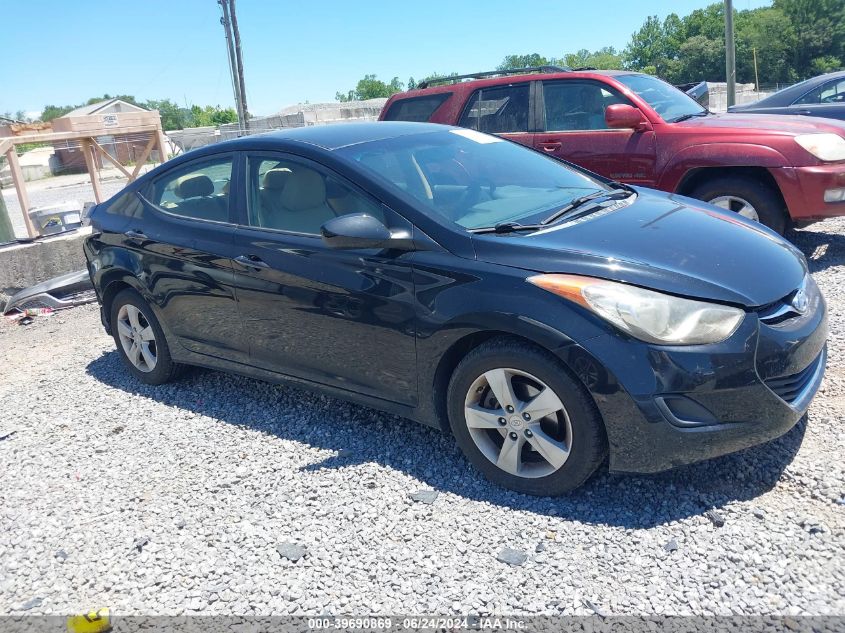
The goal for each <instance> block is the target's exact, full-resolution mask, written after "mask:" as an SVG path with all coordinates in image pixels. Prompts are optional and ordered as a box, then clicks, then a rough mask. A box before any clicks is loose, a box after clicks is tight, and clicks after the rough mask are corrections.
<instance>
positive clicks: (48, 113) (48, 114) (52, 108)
mask: <svg viewBox="0 0 845 633" xmlns="http://www.w3.org/2000/svg"><path fill="white" fill-rule="evenodd" d="M75 107H76V106H56V105H47V106H44V110H43V111H42V112H41V120H42V121H44V122H45V123H46V122H47V121H52V120H53V119H58V118H59V117H60V116H64V115H66V114H67V113H68V112H70V111H71V110H73V109H74V108H75Z"/></svg>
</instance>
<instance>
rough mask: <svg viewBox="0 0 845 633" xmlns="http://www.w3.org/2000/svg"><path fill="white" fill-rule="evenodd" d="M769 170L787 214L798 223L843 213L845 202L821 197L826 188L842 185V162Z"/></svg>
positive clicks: (844, 178) (844, 175) (844, 169)
mask: <svg viewBox="0 0 845 633" xmlns="http://www.w3.org/2000/svg"><path fill="white" fill-rule="evenodd" d="M771 171H772V175H773V176H774V178H775V181H777V183H778V186H779V187H780V190H781V193H782V194H783V198H784V201H785V202H786V206H787V208H788V209H789V215H790V217H792V220H793V221H794V222H796V223H798V224H799V225H800V224H802V223H803V224H807V223H810V222H815V221H817V220H824V219H825V218H831V217H835V216H840V215H845V202H833V203H830V202H825V201H824V194H825V191H827V190H828V189H837V188H841V187H845V163H835V164H830V165H816V166H812V167H784V168H781V169H773V170H771Z"/></svg>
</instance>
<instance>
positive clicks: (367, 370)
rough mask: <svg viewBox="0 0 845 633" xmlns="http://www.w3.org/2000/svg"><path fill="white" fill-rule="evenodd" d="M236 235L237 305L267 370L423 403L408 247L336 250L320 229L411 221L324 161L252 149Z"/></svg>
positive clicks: (261, 364)
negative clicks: (340, 221) (341, 220)
mask: <svg viewBox="0 0 845 633" xmlns="http://www.w3.org/2000/svg"><path fill="white" fill-rule="evenodd" d="M246 182H247V186H246V195H245V196H244V197H242V198H241V199H240V200H241V202H242V208H241V211H240V213H241V215H240V217H241V226H239V227H238V229H237V231H236V233H235V243H236V245H237V250H238V252H239V257H237V258H236V259H235V261H236V264H235V279H236V285H237V296H238V304H239V309H240V314H241V319H242V322H243V324H244V329H245V331H246V332H247V334H248V337H249V340H250V349H251V355H252V363H253V364H254V365H256V366H258V367H260V368H263V369H267V370H270V371H275V372H280V373H283V374H287V375H291V376H296V377H299V378H304V379H307V380H310V381H313V382H317V383H321V384H327V385H330V386H333V387H340V388H343V389H347V390H352V391H356V392H358V393H362V394H366V395H370V396H375V397H379V398H383V399H387V400H391V401H393V402H399V403H402V404H409V405H414V404H416V402H417V384H416V343H415V335H416V332H415V321H414V316H415V313H414V307H413V305H414V304H413V281H412V272H411V264H410V253H404V252H402V253H400V252H393V251H385V250H381V249H368V250H335V249H330V248H328V247H327V246H325V245H324V243H323V241H322V239H321V237H320V226H321V225H322V224H324V223H325V222H326V221H327V220H329V219H331V218H334V217H337V216H339V215H343V214H346V213H352V212H366V213H368V214H370V215H373V216H375V217H377V218H379V219H380V220H382V221H383V222H385V224H387V225H388V227H390V228H402V229H406V230H410V229H411V226H410V224H409V223H408V222H407V221H406V220H405V219H404V218H402V217H401V216H399V215H397V214H395V213H393V212H392V211H390V210H389V209H387V208H386V207H384V206H382V205H381V204H379V203H378V202H377V201H375V200H374V199H372V198H370V197H369V196H367V195H365V194H364V193H363V192H362V191H360V190H358V189H357V188H356V187H355V186H354V185H352V184H351V183H349V182H348V181H346V180H344V179H343V178H341V177H340V176H338V175H337V174H335V173H333V172H331V171H330V170H328V169H326V168H324V167H323V166H321V165H319V164H317V163H314V162H312V161H309V160H306V159H304V158H301V157H297V156H293V155H288V154H274V153H257V152H256V153H251V154H249V155H248V157H247V161H246Z"/></svg>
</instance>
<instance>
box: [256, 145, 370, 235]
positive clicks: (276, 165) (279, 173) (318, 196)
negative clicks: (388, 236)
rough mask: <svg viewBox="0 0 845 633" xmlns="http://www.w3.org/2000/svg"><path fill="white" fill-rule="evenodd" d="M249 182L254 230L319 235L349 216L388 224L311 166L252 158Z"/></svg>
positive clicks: (345, 186)
mask: <svg viewBox="0 0 845 633" xmlns="http://www.w3.org/2000/svg"><path fill="white" fill-rule="evenodd" d="M248 177H249V224H250V226H254V227H257V228H263V229H274V230H277V231H288V232H291V233H304V234H306V235H319V234H320V227H321V226H323V224H325V223H326V222H328V221H329V220H331V219H333V218H336V217H338V216H341V215H346V214H347V213H367V214H369V215H372V216H373V217H375V218H377V219H379V220H381V221H382V222H383V221H384V214H383V212H382V210H381V207H380V206H379V205H377V204H375V203H374V202H372V201H370V200H368V199H367V198H366V197H364V196H363V195H362V194H360V193H358V192H356V191H355V190H353V189H352V187H351V186H350V185H348V184H346V183H345V182H344V181H342V180H341V179H340V177H338V176H335V175H334V174H331V173H329V172H327V171H325V170H323V169H321V168H319V167H317V166H316V165H314V164H313V163H306V162H304V161H298V160H296V159H288V158H268V157H262V156H253V157H250V158H249V162H248Z"/></svg>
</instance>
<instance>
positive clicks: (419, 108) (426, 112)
mask: <svg viewBox="0 0 845 633" xmlns="http://www.w3.org/2000/svg"><path fill="white" fill-rule="evenodd" d="M451 96H452V93H451V92H443V93H440V94H435V95H428V96H425V97H412V98H410V99H400V100H398V101H394V102H393V105H391V106H390V109H389V110H388V111H387V112H386V113H385V115H384V120H385V121H420V122H425V121H428V120H429V119H430V118H431V115H432V114H434V111H435V110H437V108H439V107H440V106H441V105H442V104H443V102H444V101H446V100H447V99H448V98H449V97H451Z"/></svg>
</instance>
